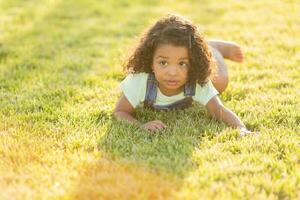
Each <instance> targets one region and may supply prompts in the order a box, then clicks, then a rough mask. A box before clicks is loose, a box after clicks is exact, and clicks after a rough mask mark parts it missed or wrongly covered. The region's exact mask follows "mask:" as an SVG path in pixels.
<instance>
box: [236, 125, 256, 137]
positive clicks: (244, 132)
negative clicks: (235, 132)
mask: <svg viewBox="0 0 300 200" xmlns="http://www.w3.org/2000/svg"><path fill="white" fill-rule="evenodd" d="M248 135H252V136H258V133H257V132H252V131H249V130H248V129H247V128H245V127H243V128H240V137H244V136H248Z"/></svg>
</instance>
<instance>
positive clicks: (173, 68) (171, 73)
mask: <svg viewBox="0 0 300 200" xmlns="http://www.w3.org/2000/svg"><path fill="white" fill-rule="evenodd" d="M168 73H169V75H171V76H174V75H176V74H177V69H176V67H174V66H171V67H169V70H168Z"/></svg>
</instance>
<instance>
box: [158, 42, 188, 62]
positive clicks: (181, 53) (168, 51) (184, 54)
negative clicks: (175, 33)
mask: <svg viewBox="0 0 300 200" xmlns="http://www.w3.org/2000/svg"><path fill="white" fill-rule="evenodd" d="M157 57H165V58H181V59H182V58H188V57H189V56H188V49H187V47H185V46H176V45H173V44H161V45H159V46H158V47H157V48H156V49H155V52H154V58H157Z"/></svg>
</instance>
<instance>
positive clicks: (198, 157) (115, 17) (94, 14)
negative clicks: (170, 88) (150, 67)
mask: <svg viewBox="0 0 300 200" xmlns="http://www.w3.org/2000/svg"><path fill="white" fill-rule="evenodd" d="M299 10H300V3H299V1H297V0H295V1H293V0H266V1H260V0H253V1H238V0H226V1H217V0H201V1H196V0H190V1H185V2H184V3H183V1H179V0H178V1H176V0H169V1H158V0H151V1H149V0H144V1H142V0H140V1H137V0H136V1H135V0H123V1H113V0H111V1H96V0H26V1H23V0H9V1H8V0H0V199H130V200H131V199H300V148H299V147H300V109H299V108H300V12H299ZM167 13H179V14H182V15H184V16H186V17H188V18H189V19H191V20H192V21H194V22H195V23H196V24H197V25H198V26H199V28H200V29H201V31H202V32H203V34H204V35H205V36H206V37H207V38H217V39H226V40H233V41H236V42H238V43H240V44H241V45H242V46H243V49H244V51H245V55H246V59H245V62H244V63H243V64H242V65H238V64H235V63H231V62H228V66H229V73H230V78H231V82H230V85H229V88H228V89H227V90H226V91H225V92H224V93H223V94H222V95H221V96H220V98H221V99H222V100H223V101H224V104H225V105H226V106H228V107H229V108H231V109H232V110H233V111H234V112H236V113H237V114H238V115H239V116H240V117H241V119H242V120H243V121H244V123H245V124H246V125H247V126H248V128H250V129H251V130H254V131H259V132H260V137H258V138H253V137H245V138H242V139H238V137H237V136H238V132H237V131H236V130H234V129H231V128H229V127H228V126H226V125H224V124H221V123H218V122H216V121H215V120H213V119H212V118H211V117H209V115H208V113H207V112H206V111H205V110H204V109H203V108H202V107H201V106H200V105H197V106H195V107H193V108H191V109H188V110H185V111H176V112H173V111H172V112H168V113H165V112H157V113H154V112H150V111H146V112H145V111H143V110H142V109H138V110H137V112H136V116H137V117H138V118H139V119H140V120H141V121H144V122H146V121H147V120H153V119H155V118H156V119H160V120H162V121H163V122H165V123H166V124H167V125H168V127H169V128H168V129H167V130H165V131H163V132H161V133H160V134H149V133H147V132H145V131H142V130H140V129H139V128H137V127H135V126H133V125H128V124H127V123H125V122H118V121H116V120H114V119H113V118H112V111H113V108H114V105H115V103H116V101H117V99H118V97H119V95H120V90H119V89H118V85H119V82H120V81H121V80H122V79H123V78H124V76H125V75H124V73H123V72H122V65H123V63H124V62H125V61H126V58H127V56H128V55H129V54H130V52H131V50H132V49H133V47H134V45H135V43H136V41H137V37H138V36H139V34H140V33H141V32H142V31H143V30H144V29H145V28H147V27H148V26H149V25H150V24H152V23H153V22H154V21H155V20H156V19H157V18H159V17H160V16H162V15H164V14H167Z"/></svg>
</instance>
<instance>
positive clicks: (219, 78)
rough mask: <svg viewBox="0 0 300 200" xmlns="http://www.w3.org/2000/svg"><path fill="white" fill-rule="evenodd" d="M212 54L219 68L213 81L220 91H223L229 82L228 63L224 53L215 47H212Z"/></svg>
mask: <svg viewBox="0 0 300 200" xmlns="http://www.w3.org/2000/svg"><path fill="white" fill-rule="evenodd" d="M211 50H212V54H213V56H214V58H215V60H216V65H217V69H216V72H215V73H214V74H213V77H212V78H211V81H212V83H213V85H214V86H215V88H216V89H217V90H218V92H219V93H222V92H223V91H224V90H225V89H226V87H227V85H228V82H229V78H228V70H227V65H226V63H225V60H224V57H223V55H222V54H221V53H220V52H219V51H218V50H217V49H215V48H213V47H212V48H211Z"/></svg>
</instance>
